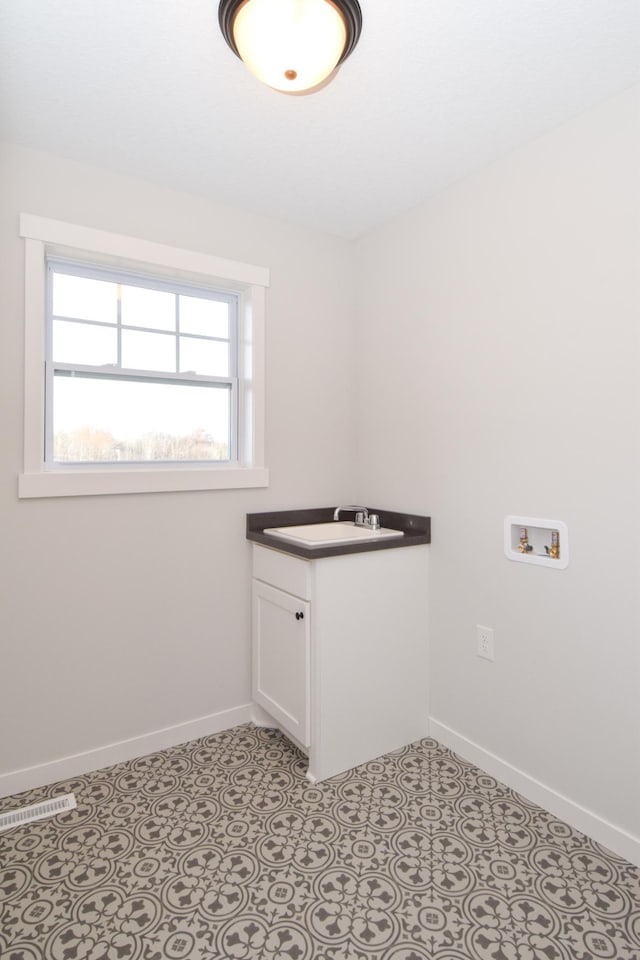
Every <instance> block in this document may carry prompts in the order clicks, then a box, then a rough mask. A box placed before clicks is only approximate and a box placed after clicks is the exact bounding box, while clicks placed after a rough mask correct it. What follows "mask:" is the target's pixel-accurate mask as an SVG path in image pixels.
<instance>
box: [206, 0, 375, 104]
mask: <svg viewBox="0 0 640 960" xmlns="http://www.w3.org/2000/svg"><path fill="white" fill-rule="evenodd" d="M218 21H219V23H220V29H221V30H222V35H223V37H224V38H225V40H226V41H227V43H228V44H229V46H230V47H231V49H232V50H233V52H234V53H235V54H236V55H237V56H238V57H240V59H241V60H243V61H244V63H245V64H246V66H247V67H248V68H249V70H250V71H251V72H252V73H253V74H255V76H256V77H258V79H259V80H262V82H263V83H266V84H267V85H268V86H269V87H274V88H275V89H276V90H284V91H285V92H287V93H301V92H302V91H303V90H311V89H313V88H314V87H317V86H318V85H319V84H321V83H322V81H323V80H326V79H327V77H328V76H329V75H330V74H331V73H333V71H334V70H335V69H336V67H337V66H338V65H339V64H341V63H342V61H343V60H346V58H347V57H348V56H349V54H350V53H351V51H352V50H353V48H354V47H355V45H356V43H357V42H358V38H359V36H360V31H361V29H362V12H361V10H360V5H359V4H358V2H357V0H221V2H220V6H219V7H218Z"/></svg>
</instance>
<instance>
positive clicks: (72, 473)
mask: <svg viewBox="0 0 640 960" xmlns="http://www.w3.org/2000/svg"><path fill="white" fill-rule="evenodd" d="M268 485H269V471H268V470H266V469H256V468H251V467H237V466H234V467H224V466H223V467H216V468H211V467H193V468H189V467H181V468H180V469H179V470H174V469H171V468H169V469H157V468H155V469H154V468H147V467H140V468H138V469H131V470H122V471H121V470H118V471H117V472H116V471H111V470H91V471H84V470H60V471H53V470H52V471H51V472H42V473H22V474H20V476H19V478H18V497H19V498H20V499H21V500H23V499H30V498H34V497H87V496H101V495H110V494H120V493H169V492H173V491H190V490H234V489H247V488H252V487H267V486H268Z"/></svg>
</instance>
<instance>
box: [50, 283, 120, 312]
mask: <svg viewBox="0 0 640 960" xmlns="http://www.w3.org/2000/svg"><path fill="white" fill-rule="evenodd" d="M52 312H53V314H54V316H56V317H73V318H74V319H76V320H99V321H101V322H102V323H116V322H117V320H118V288H117V284H115V283H109V282H108V281H106V280H91V279H89V278H88V277H70V276H69V275H68V274H66V273H54V274H53V311H52Z"/></svg>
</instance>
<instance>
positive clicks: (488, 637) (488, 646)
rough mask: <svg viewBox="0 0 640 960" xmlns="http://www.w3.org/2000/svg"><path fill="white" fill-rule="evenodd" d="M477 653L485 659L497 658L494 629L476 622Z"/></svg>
mask: <svg viewBox="0 0 640 960" xmlns="http://www.w3.org/2000/svg"><path fill="white" fill-rule="evenodd" d="M476 639H477V644H478V647H477V654H478V656H479V657H484V659H485V660H495V656H494V653H493V629H492V628H491V627H481V626H480V624H479V623H478V624H476Z"/></svg>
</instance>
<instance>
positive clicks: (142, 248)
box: [18, 213, 269, 498]
mask: <svg viewBox="0 0 640 960" xmlns="http://www.w3.org/2000/svg"><path fill="white" fill-rule="evenodd" d="M20 236H21V237H23V238H24V241H25V370H24V468H23V472H22V473H21V474H20V476H19V478H18V496H19V497H20V498H31V497H73V496H86V495H101V494H120V493H161V492H167V491H174V490H175V491H189V490H225V489H238V488H252V487H266V486H268V483H269V471H268V470H267V469H266V467H265V465H264V323H265V290H266V288H267V287H268V286H269V271H268V270H267V269H266V268H265V267H257V266H252V265H250V264H245V263H240V262H238V261H235V260H227V259H223V258H221V257H215V256H212V255H210V254H205V253H199V252H196V251H191V250H183V249H180V248H177V247H170V246H165V245H164V244H160V243H155V242H154V241H150V240H141V239H139V238H136V237H129V236H123V235H120V234H115V233H108V232H106V231H103V230H96V229H93V228H90V227H81V226H77V225H75V224H70V223H64V222H63V221H60V220H50V219H48V218H45V217H38V216H34V215H32V214H27V213H23V214H21V215H20ZM47 256H51V257H62V258H66V259H76V260H83V261H85V262H91V263H94V264H97V265H100V266H107V267H112V268H113V267H116V268H120V269H122V270H123V271H137V272H142V273H146V274H147V275H149V274H151V275H155V276H157V277H158V278H163V279H165V280H166V279H169V280H176V281H178V282H186V283H203V284H207V285H209V286H215V287H216V288H218V289H220V290H224V291H228V292H230V293H235V294H237V295H238V451H237V459H236V460H234V461H232V462H228V463H227V462H225V463H219V464H218V463H216V464H212V463H210V462H207V463H205V464H199V463H184V464H175V463H168V464H167V463H162V464H160V463H143V464H103V463H100V464H96V465H93V464H91V465H88V466H87V465H86V464H83V465H82V466H79V465H77V464H46V463H45V459H44V441H45V373H44V370H45V358H46V339H45V335H46V323H45V311H46V281H47V265H46V258H47Z"/></svg>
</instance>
